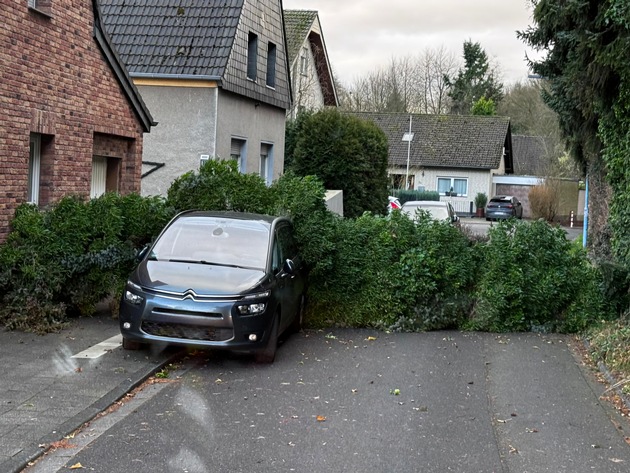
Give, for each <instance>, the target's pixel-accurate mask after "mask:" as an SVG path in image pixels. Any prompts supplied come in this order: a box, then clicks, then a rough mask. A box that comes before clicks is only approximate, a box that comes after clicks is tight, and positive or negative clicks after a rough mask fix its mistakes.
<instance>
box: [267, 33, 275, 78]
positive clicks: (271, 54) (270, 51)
mask: <svg viewBox="0 0 630 473" xmlns="http://www.w3.org/2000/svg"><path fill="white" fill-rule="evenodd" d="M267 86H268V87H275V86H276V45H275V44H273V43H269V44H268V46H267Z"/></svg>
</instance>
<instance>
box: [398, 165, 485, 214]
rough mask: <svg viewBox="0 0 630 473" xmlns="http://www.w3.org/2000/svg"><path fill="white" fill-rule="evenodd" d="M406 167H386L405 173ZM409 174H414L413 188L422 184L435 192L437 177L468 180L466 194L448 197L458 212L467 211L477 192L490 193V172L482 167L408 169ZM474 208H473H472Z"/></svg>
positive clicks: (425, 188) (427, 189)
mask: <svg viewBox="0 0 630 473" xmlns="http://www.w3.org/2000/svg"><path fill="white" fill-rule="evenodd" d="M406 171H407V170H406V168H394V167H390V168H389V169H388V173H389V174H403V175H404V174H405V173H406ZM409 175H410V176H414V183H415V190H417V189H418V187H419V186H424V190H425V191H434V192H437V185H438V178H439V177H446V178H458V179H459V178H461V179H467V180H468V194H467V195H465V196H456V197H448V200H449V201H451V202H452V203H453V205H454V207H455V210H456V211H458V212H468V211H469V210H470V202H474V200H475V196H476V195H477V193H479V192H483V193H485V194H486V195H487V196H490V195H491V190H492V174H491V173H490V171H489V170H484V169H463V168H424V169H414V168H410V169H409ZM442 198H443V199H444V197H442ZM473 210H474V208H473Z"/></svg>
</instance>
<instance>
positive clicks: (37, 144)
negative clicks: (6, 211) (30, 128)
mask: <svg viewBox="0 0 630 473" xmlns="http://www.w3.org/2000/svg"><path fill="white" fill-rule="evenodd" d="M40 167H41V136H40V135H38V134H35V133H32V134H31V137H30V140H29V157H28V190H27V195H26V200H27V201H28V202H31V203H33V204H36V205H37V204H39V174H40Z"/></svg>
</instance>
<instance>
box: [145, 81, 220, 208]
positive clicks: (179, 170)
mask: <svg viewBox="0 0 630 473" xmlns="http://www.w3.org/2000/svg"><path fill="white" fill-rule="evenodd" d="M138 89H139V90H140V93H141V94H142V98H143V100H144V102H145V103H146V104H147V106H148V108H149V110H151V113H152V115H153V117H154V119H155V121H157V122H158V125H157V126H156V127H154V128H152V130H151V133H148V134H145V136H144V148H143V153H142V160H143V161H151V162H156V163H164V166H163V167H161V168H160V169H158V170H157V171H155V172H153V173H151V174H149V175H148V176H146V177H144V178H143V179H142V183H141V191H142V195H144V196H148V195H166V192H167V191H168V188H169V187H170V185H171V183H172V182H173V180H174V179H175V178H177V177H179V176H181V175H182V174H184V173H186V172H188V171H191V170H198V169H199V158H200V156H201V155H210V156H213V155H214V154H215V148H214V124H215V112H216V107H215V98H216V94H215V91H216V90H217V89H216V88H215V87H209V86H206V87H181V86H178V87H173V86H154V85H150V86H148V85H147V86H138ZM149 168H150V167H149ZM146 170H147V166H143V172H145V171H146Z"/></svg>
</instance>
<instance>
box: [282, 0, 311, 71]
mask: <svg viewBox="0 0 630 473" xmlns="http://www.w3.org/2000/svg"><path fill="white" fill-rule="evenodd" d="M316 19H317V12H316V11H314V10H284V29H285V32H286V36H287V55H288V56H289V62H290V63H291V64H293V62H294V61H295V59H296V58H297V57H298V54H299V52H300V48H301V47H302V44H304V41H305V40H306V38H307V37H308V34H309V32H310V31H311V28H312V27H313V23H315V20H316Z"/></svg>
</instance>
